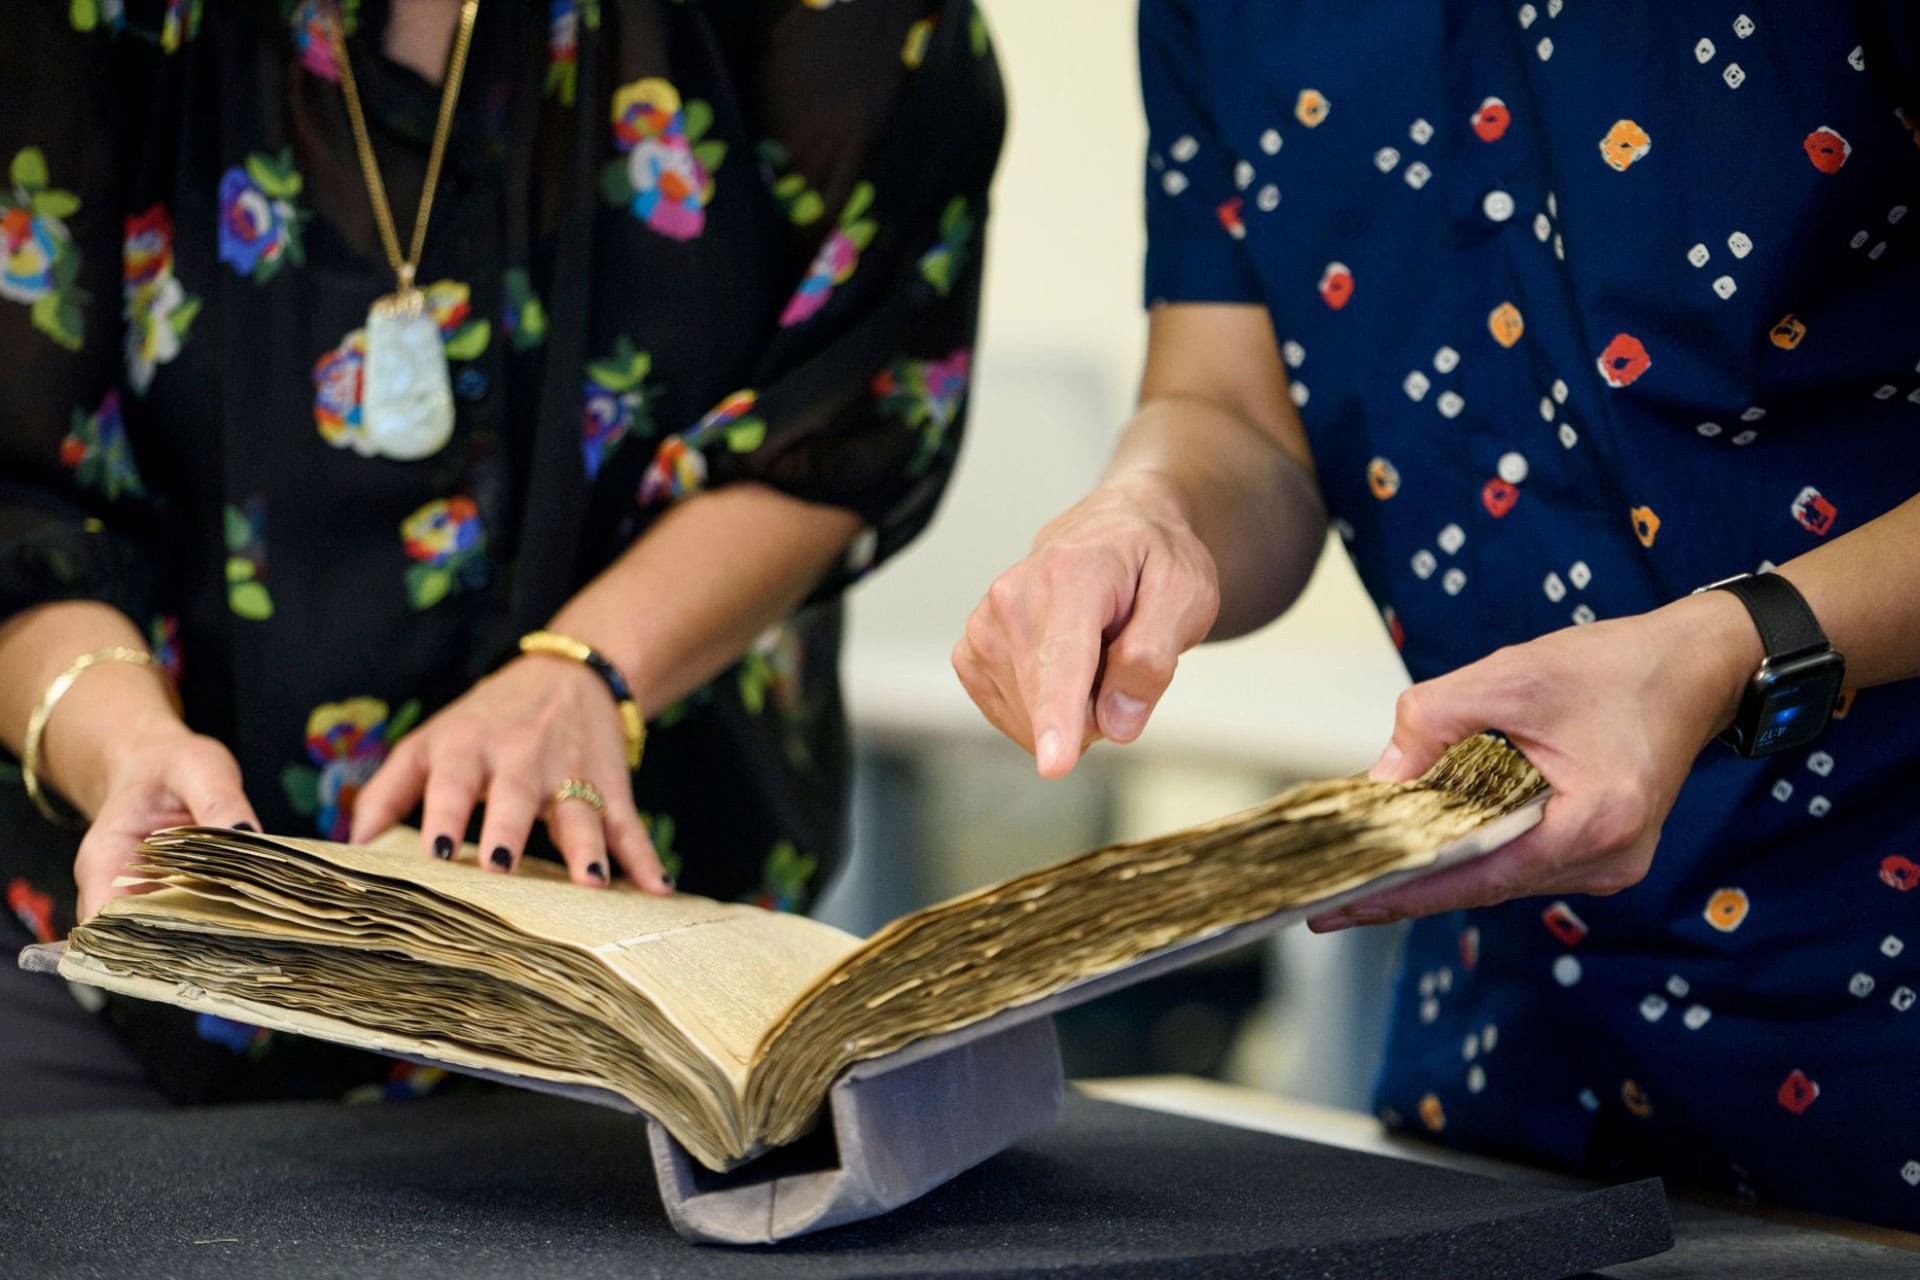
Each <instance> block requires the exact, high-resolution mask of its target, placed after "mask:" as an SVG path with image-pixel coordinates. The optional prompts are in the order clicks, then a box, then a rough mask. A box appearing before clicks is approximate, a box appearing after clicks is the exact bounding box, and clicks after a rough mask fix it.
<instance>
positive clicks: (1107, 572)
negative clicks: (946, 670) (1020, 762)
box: [953, 472, 1220, 778]
mask: <svg viewBox="0 0 1920 1280" xmlns="http://www.w3.org/2000/svg"><path fill="white" fill-rule="evenodd" d="M1219 609H1220V583H1219V575H1218V572H1217V570H1216V568H1215V565H1214V558H1213V556H1212V554H1211V553H1210V552H1209V551H1208V550H1207V547H1206V545H1205V544H1204V543H1203V542H1202V541H1201V540H1200V538H1199V536H1198V535H1197V534H1196V533H1195V532H1194V530H1193V527H1192V524H1191V522H1190V521H1189V520H1188V519H1187V518H1186V516H1185V514H1184V512H1183V511H1182V509H1181V504H1180V503H1179V501H1178V500H1177V499H1176V498H1175V496H1174V495H1173V493H1172V492H1171V491H1170V489H1168V488H1166V487H1164V486H1163V485H1161V484H1159V483H1158V482H1157V481H1156V478H1155V477H1154V476H1153V474H1152V473H1150V472H1149V473H1138V472H1136V473H1133V474H1128V475H1125V476H1119V477H1114V478H1110V479H1109V480H1107V481H1106V482H1104V483H1103V484H1101V485H1100V487H1098V488H1096V489H1095V490H1094V491H1093V492H1092V493H1090V494H1089V495H1087V497H1085V498H1083V499H1081V501H1080V502H1078V503H1076V504H1075V505H1074V506H1073V507H1071V508H1069V509H1068V510H1067V511H1066V512H1065V513H1064V514H1062V515H1060V516H1059V517H1058V518H1056V519H1055V520H1054V521H1053V522H1052V523H1050V524H1048V525H1047V526H1046V527H1045V528H1044V529H1042V530H1041V531H1040V535H1039V536H1038V537H1037V538H1035V539H1034V544H1033V550H1032V551H1031V553H1029V554H1028V556H1027V558H1026V559H1025V560H1022V561H1021V562H1020V563H1019V564H1016V565H1015V566H1013V568H1011V569H1009V570H1007V571H1006V572H1005V573H1003V574H1001V575H1000V577H999V578H998V579H997V580H995V582H994V583H993V585H992V587H991V588H989V589H988V591H987V594H986V598H985V599H984V600H982V601H981V602H980V604H979V605H978V606H976V607H975V609H974V611H973V613H972V615H971V616H970V617H969V618H968V619H967V626H966V633H965V635H963V636H962V637H961V639H960V642H959V643H958V644H957V645H955V646H954V650H953V668H954V671H955V672H956V673H957V674H958V675H959V677H960V683H961V684H962V685H964V686H965V687H966V690H967V693H968V695H969V696H970V697H972V699H973V700H974V702H975V703H976V704H977V705H978V706H979V708H980V710H981V711H982V712H983V713H985V715H986V717H987V719H988V720H990V721H992V722H993V724H994V726H995V727H996V728H998V729H999V730H1000V731H1001V732H1002V733H1004V734H1006V735H1007V736H1008V737H1009V738H1012V739H1013V740H1014V741H1015V742H1017V743H1019V744H1020V745H1021V746H1022V747H1024V748H1025V749H1026V750H1027V751H1029V752H1031V753H1033V755H1034V757H1035V759H1036V761H1037V762H1038V764H1039V768H1040V773H1041V775H1042V776H1043V777H1048V778H1057V777H1060V776H1061V775H1063V774H1065V773H1066V772H1067V771H1068V770H1070V769H1072V768H1073V766H1074V764H1075V763H1076V762H1077V761H1078V760H1079V758H1080V754H1081V752H1082V751H1083V750H1084V749H1085V748H1086V746H1087V745H1088V744H1090V743H1092V742H1093V741H1095V740H1096V739H1099V738H1108V739H1111V740H1112V741H1114V742H1121V743H1125V742H1132V741H1133V740H1134V739H1135V738H1137V737H1139V736H1140V733H1141V731H1142V730H1143V729H1145V728H1146V724H1147V718H1148V717H1149V716H1151V715H1152V714H1153V709H1154V706H1155V704H1157V703H1158V702H1159V701H1160V696H1161V695H1162V694H1163V693H1165V692H1166V689H1167V685H1168V683H1169V682H1170V681H1171V680H1172V679H1173V671H1174V667H1175V665H1176V663H1178V661H1179V659H1180V655H1181V654H1183V653H1185V652H1186V651H1187V650H1188V649H1190V648H1192V647H1193V646H1194V645H1196V644H1198V643H1200V641H1201V640H1203V639H1205V638H1206V636H1207V634H1208V632H1209V631H1211V630H1212V628H1213V624H1214V619H1215V617H1216V615H1217V614H1218V613H1219Z"/></svg>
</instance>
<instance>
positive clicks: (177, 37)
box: [160, 0, 204, 53]
mask: <svg viewBox="0 0 1920 1280" xmlns="http://www.w3.org/2000/svg"><path fill="white" fill-rule="evenodd" d="M203 7H204V6H203V3H202V0H167V11H166V13H165V14H164V15H163V16H162V17H161V19H160V48H161V50H162V51H163V52H166V53H178V52H179V51H180V46H181V45H183V44H185V43H186V42H187V41H189V40H192V39H195V38H196V37H198V36H199V34H200V19H201V16H202V9H203Z"/></svg>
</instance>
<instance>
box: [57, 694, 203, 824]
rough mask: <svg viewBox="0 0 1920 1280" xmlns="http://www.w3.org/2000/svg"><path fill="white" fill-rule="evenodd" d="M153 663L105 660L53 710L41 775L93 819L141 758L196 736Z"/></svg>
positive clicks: (150, 756)
mask: <svg viewBox="0 0 1920 1280" xmlns="http://www.w3.org/2000/svg"><path fill="white" fill-rule="evenodd" d="M164 681H165V677H164V676H162V675H161V673H160V672H159V671H157V670H155V669H154V668H152V667H140V666H134V665H132V664H129V663H101V664H99V665H97V666H94V667H90V668H88V669H87V671H86V672H85V673H83V674H82V675H81V677H80V678H79V679H78V680H76V681H75V682H74V684H73V687H72V688H71V689H69V690H68V691H67V693H66V695H65V696H64V697H62V698H61V699H60V702H59V704H58V705H57V706H55V707H54V709H53V713H52V715H51V716H49V717H48V720H47V728H46V733H45V737H44V738H43V740H42V742H41V748H40V769H39V773H40V775H41V780H42V781H43V782H45V783H47V784H48V785H49V786H51V787H52V788H53V789H54V790H55V791H58V792H59V793H60V795H61V796H63V797H65V798H66V799H67V800H68V801H69V802H71V803H72V804H73V805H74V806H75V807H76V808H78V809H79V810H80V811H81V812H82V813H83V814H85V815H86V816H87V817H88V818H92V817H93V816H94V815H95V814H97V813H99V812H100V808H101V806H102V805H103V804H105V803H106V800H107V797H108V796H110V795H111V794H113V792H114V791H115V790H117V789H118V788H119V787H120V786H121V785H123V784H124V783H125V781H126V780H127V778H128V775H129V773H130V772H131V771H136V770H138V769H139V768H141V767H142V762H144V761H148V760H151V759H153V758H155V756H156V755H162V756H163V755H164V754H165V753H166V752H168V751H169V750H171V749H172V748H173V747H175V746H176V745H178V744H179V743H182V742H184V741H186V740H188V739H190V738H192V737H193V731H192V730H191V729H189V728H188V727H187V725H186V722H185V721H184V720H182V719H181V718H180V715H179V713H178V712H177V711H176V710H175V709H174V704H173V702H172V700H171V699H170V698H169V697H168V694H167V690H166V686H165V683H164Z"/></svg>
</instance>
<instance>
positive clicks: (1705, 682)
mask: <svg viewBox="0 0 1920 1280" xmlns="http://www.w3.org/2000/svg"><path fill="white" fill-rule="evenodd" d="M1651 616H1653V617H1654V618H1656V619H1658V620H1659V621H1660V622H1661V623H1662V625H1663V630H1664V634H1665V636H1666V639H1667V645H1666V648H1665V652H1666V653H1667V655H1668V658H1667V663H1668V665H1669V666H1670V668H1671V669H1672V670H1673V673H1674V675H1675V676H1676V677H1677V683H1678V686H1679V692H1680V696H1681V698H1682V700H1683V705H1685V706H1688V707H1691V708H1692V709H1693V712H1694V715H1693V719H1694V721H1695V723H1696V725H1697V727H1698V728H1699V730H1700V740H1701V742H1702V743H1705V742H1707V741H1708V740H1710V739H1712V738H1713V737H1714V736H1715V735H1716V734H1719V733H1721V732H1722V731H1723V730H1725V729H1726V728H1727V726H1728V725H1730V724H1732V723H1733V719H1734V715H1735V713H1737V712H1738V711H1739V709H1740V700H1741V698H1742V696H1744V694H1745V693H1746V690H1747V686H1748V684H1749V683H1751V682H1752V680H1753V676H1754V673H1755V672H1757V671H1759V669H1760V664H1761V663H1762V662H1763V661H1764V660H1765V659H1766V656H1767V654H1766V648H1765V646H1764V645H1762V644H1761V642H1760V632H1759V630H1758V629H1757V628H1756V627H1755V626H1754V623H1753V618H1752V617H1751V616H1750V615H1749V614H1748V613H1747V610H1746V606H1745V605H1743V604H1741V603H1740V601H1739V600H1738V599H1736V598H1735V597H1734V596H1732V595H1730V594H1729V593H1727V592H1725V591H1703V592H1701V593H1700V594H1698V595H1690V596H1684V597H1682V598H1681V599H1679V600H1676V601H1674V602H1673V603H1671V604H1669V605H1666V606H1665V607H1663V608H1661V609H1658V610H1655V611H1654V613H1653V614H1652V615H1651Z"/></svg>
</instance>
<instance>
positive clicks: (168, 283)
mask: <svg viewBox="0 0 1920 1280" xmlns="http://www.w3.org/2000/svg"><path fill="white" fill-rule="evenodd" d="M121 266H122V272H123V276H124V279H123V282H122V294H123V296H124V298H125V302H126V318H127V384H128V385H129V386H131V387H132V388H133V390H134V393H135V394H136V395H142V394H145V392H146V390H147V388H148V387H150V386H152V385H153V375H154V374H155V373H156V372H158V370H159V367H160V366H161V365H163V364H166V363H168V362H169V361H171V360H172V359H173V358H174V357H175V356H177V355H179V354H180V344H181V343H182V342H184V341H185V340H186V337H187V332H188V330H189V329H191V328H192V327H193V318H194V317H195V316H196V315H198V314H199V313H200V299H198V298H195V297H191V296H189V295H188V293H187V291H186V288H185V287H184V286H183V285H181V283H180V282H179V281H178V280H176V279H175V278H174V275H173V218H172V217H171V216H170V215H169V214H168V213H167V210H166V206H165V205H158V204H156V205H154V206H153V207H152V208H150V209H148V210H147V211H146V212H145V213H142V214H139V215H138V216H136V217H130V218H128V219H127V238H126V242H125V244H124V245H123V246H122V248H121Z"/></svg>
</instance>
